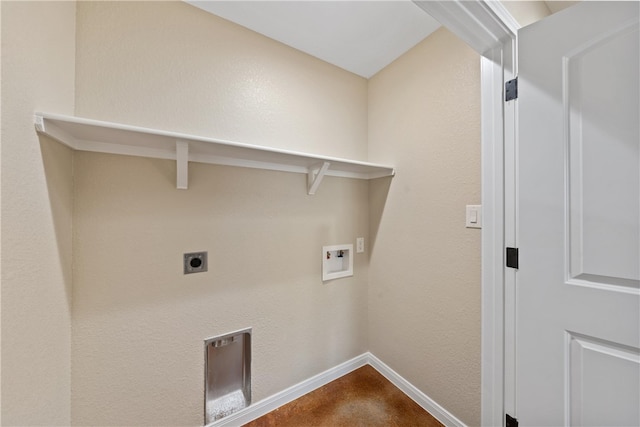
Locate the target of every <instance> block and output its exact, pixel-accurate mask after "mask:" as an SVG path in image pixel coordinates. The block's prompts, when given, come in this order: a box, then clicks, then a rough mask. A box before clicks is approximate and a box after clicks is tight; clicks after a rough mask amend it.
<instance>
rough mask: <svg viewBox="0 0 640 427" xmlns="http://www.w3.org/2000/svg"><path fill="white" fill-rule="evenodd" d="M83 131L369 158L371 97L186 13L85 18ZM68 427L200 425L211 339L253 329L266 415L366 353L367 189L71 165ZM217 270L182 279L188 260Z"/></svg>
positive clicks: (95, 10)
mask: <svg viewBox="0 0 640 427" xmlns="http://www.w3.org/2000/svg"><path fill="white" fill-rule="evenodd" d="M77 17H78V21H77V28H78V36H77V58H76V61H77V62H76V64H77V68H76V71H77V91H76V114H77V115H78V116H84V117H92V118H98V119H102V120H116V121H121V122H125V123H132V124H136V125H142V126H152V127H159V128H165V129H170V130H179V131H183V132H187V133H195V134H202V135H207V136H215V137H221V138H229V139H234V140H238V141H244V142H253V143H265V144H268V145H272V146H278V147H286V148H293V149H297V150H309V151H312V152H320V153H325V154H329V155H336V156H344V157H357V158H365V157H366V143H367V112H366V106H367V82H366V80H364V79H362V78H360V77H357V76H355V75H353V74H350V73H347V72H345V71H343V70H340V69H337V68H335V67H332V66H329V65H327V64H325V63H323V62H321V61H319V60H317V59H314V58H311V57H309V56H307V55H304V54H302V53H300V52H297V51H294V50H292V49H290V48H286V47H284V46H282V45H280V44H278V43H276V42H274V41H270V40H268V39H265V38H264V37H262V36H259V35H257V34H255V33H252V32H250V31H247V30H245V29H242V28H240V27H237V26H235V25H233V24H230V23H228V22H226V21H223V20H221V19H219V18H216V17H214V16H211V15H208V14H206V13H205V12H202V11H200V10H198V9H195V8H193V7H191V6H189V5H186V4H184V3H180V2H178V3H152V4H149V3H130V2H122V3H110V2H108V3H88V2H81V3H78V10H77ZM74 168H75V172H74V173H75V186H76V187H75V204H74V240H73V241H74V294H73V351H72V421H73V424H76V425H104V424H110V425H198V424H201V423H202V421H203V415H202V399H203V369H204V367H203V340H204V339H206V338H208V337H211V336H214V335H217V334H221V333H225V332H229V331H233V330H236V329H240V328H245V327H249V326H251V327H253V340H254V341H253V398H254V401H258V400H260V399H263V398H265V397H267V396H270V395H272V394H274V393H276V392H278V391H280V390H283V389H285V388H286V387H289V386H291V385H294V384H295V383H297V382H300V381H302V380H305V379H307V378H309V377H311V376H313V375H315V374H317V373H319V372H322V371H324V370H326V369H328V368H331V367H333V366H335V365H337V364H339V363H341V362H343V361H345V360H347V359H349V358H351V357H354V356H357V355H359V354H362V353H363V352H365V351H367V350H368V345H367V281H368V272H367V265H368V262H367V259H366V255H357V256H356V259H355V267H354V269H355V275H354V277H352V278H347V279H341V280H337V281H333V282H328V283H324V284H323V283H322V281H321V274H320V265H321V258H320V256H321V247H322V246H323V245H328V244H338V243H354V242H355V238H356V237H359V236H364V237H366V238H368V228H369V226H368V214H369V213H368V188H369V184H368V182H366V181H360V180H350V179H339V178H331V177H329V178H325V180H324V181H323V183H322V186H321V187H320V189H319V190H318V192H317V194H316V195H315V196H308V195H306V176H305V175H300V174H289V173H280V172H272V171H261V170H252V169H240V168H231V167H220V166H212V165H202V164H191V165H190V169H189V174H190V177H189V190H187V191H183V190H176V189H175V163H174V162H171V161H163V160H150V159H142V158H132V157H124V156H111V155H102V154H95V153H76V154H75V164H74ZM199 250H206V251H208V252H209V272H208V273H202V274H196V275H188V276H184V275H183V274H182V264H181V259H182V258H181V257H182V254H183V253H185V252H191V251H199Z"/></svg>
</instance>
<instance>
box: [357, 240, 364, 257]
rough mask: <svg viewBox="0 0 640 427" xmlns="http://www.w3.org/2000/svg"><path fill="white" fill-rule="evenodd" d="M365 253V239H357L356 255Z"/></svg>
mask: <svg viewBox="0 0 640 427" xmlns="http://www.w3.org/2000/svg"><path fill="white" fill-rule="evenodd" d="M363 252H364V237H358V238H357V239H356V253H358V254H361V253H363Z"/></svg>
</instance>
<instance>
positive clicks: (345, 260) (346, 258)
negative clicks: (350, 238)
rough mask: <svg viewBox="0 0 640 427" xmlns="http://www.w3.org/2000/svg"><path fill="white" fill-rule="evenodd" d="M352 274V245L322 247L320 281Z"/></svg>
mask: <svg viewBox="0 0 640 427" xmlns="http://www.w3.org/2000/svg"><path fill="white" fill-rule="evenodd" d="M348 276H353V245H333V246H323V247H322V281H323V282H326V281H327V280H333V279H339V278H341V277H348Z"/></svg>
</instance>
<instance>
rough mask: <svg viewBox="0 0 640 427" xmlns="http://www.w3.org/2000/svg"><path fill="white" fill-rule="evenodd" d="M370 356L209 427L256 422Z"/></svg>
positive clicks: (295, 386)
mask: <svg viewBox="0 0 640 427" xmlns="http://www.w3.org/2000/svg"><path fill="white" fill-rule="evenodd" d="M368 355H369V353H364V354H361V355H360V356H357V357H354V358H353V359H351V360H347V361H346V362H344V363H341V364H339V365H338V366H335V367H333V368H331V369H329V370H326V371H324V372H322V373H320V374H318V375H315V376H313V377H311V378H309V379H308V380H305V381H302V382H301V383H298V384H296V385H294V386H291V387H289V388H288V389H285V390H282V391H281V392H279V393H276V394H274V395H273V396H269V397H267V398H266V399H263V400H261V401H259V402H256V403H253V404H251V405H250V406H249V407H247V408H244V409H241V410H240V411H238V412H236V413H234V414H231V415H228V416H226V417H224V418H222V419H220V420H218V421H216V422H214V423H211V424H208V425H207V427H228V426H241V425H243V424H246V423H248V422H249V421H253V420H255V419H256V418H260V417H261V416H263V415H265V414H268V413H269V412H271V411H273V410H275V409H278V408H279V407H281V406H282V405H286V404H287V403H289V402H291V401H292V400H296V399H297V398H299V397H302V396H304V395H305V394H307V393H309V392H311V391H313V390H315V389H317V388H320V387H322V386H323V385H325V384H328V383H330V382H331V381H333V380H336V379H338V378H340V377H341V376H343V375H346V374H348V373H349V372H351V371H355V370H356V369H358V368H360V367H362V366H364V365H366V364H367V363H368V362H369V360H368Z"/></svg>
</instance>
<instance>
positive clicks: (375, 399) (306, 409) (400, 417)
mask: <svg viewBox="0 0 640 427" xmlns="http://www.w3.org/2000/svg"><path fill="white" fill-rule="evenodd" d="M307 426H308V427H312V426H313V427H320V426H322V427H347V426H349V427H352V426H362V427H365V426H366V427H376V426H380V427H382V426H385V427H392V426H398V427H400V426H416V427H417V426H424V427H442V424H440V422H438V420H436V419H435V418H434V417H432V416H431V415H430V414H429V413H428V412H427V411H425V410H424V409H422V408H421V407H420V406H419V405H418V404H417V403H415V402H414V401H413V400H411V399H410V398H409V397H408V396H407V395H405V394H404V393H403V392H402V391H400V390H399V389H398V388H396V386H394V385H393V384H391V383H390V382H389V381H388V380H387V379H386V378H385V377H383V376H382V375H381V374H380V373H379V372H378V371H376V370H375V369H374V368H372V367H371V366H369V365H366V366H363V367H362V368H359V369H356V370H355V371H353V372H351V373H349V374H347V375H345V376H343V377H340V378H338V379H337V380H335V381H332V382H330V383H329V384H326V385H324V386H322V387H320V388H318V389H316V390H314V391H312V392H311V393H308V394H306V395H304V396H302V397H300V398H299V399H296V400H294V401H293V402H290V403H288V404H286V405H284V406H281V407H280V408H278V409H276V410H275V411H272V412H270V413H268V414H266V415H264V416H262V417H260V418H258V419H256V420H254V421H251V422H250V423H248V424H245V427H307Z"/></svg>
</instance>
